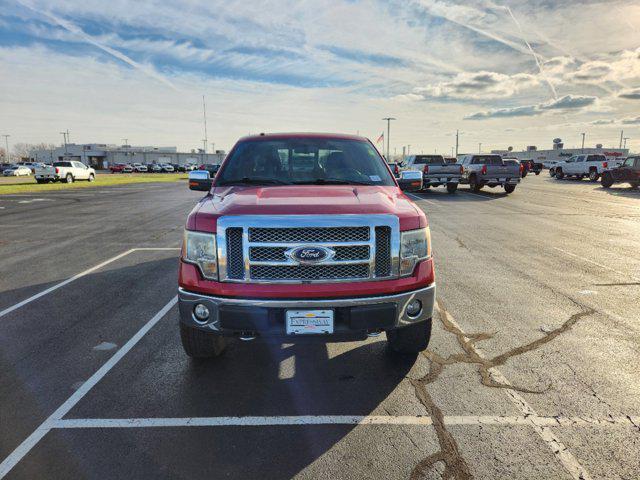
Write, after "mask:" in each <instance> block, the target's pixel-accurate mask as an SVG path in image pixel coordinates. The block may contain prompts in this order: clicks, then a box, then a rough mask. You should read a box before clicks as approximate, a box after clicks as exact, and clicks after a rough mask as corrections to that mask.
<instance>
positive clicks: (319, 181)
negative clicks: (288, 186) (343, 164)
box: [294, 178, 373, 185]
mask: <svg viewBox="0 0 640 480" xmlns="http://www.w3.org/2000/svg"><path fill="white" fill-rule="evenodd" d="M294 183H295V184H296V185H373V184H372V183H369V182H360V181H358V180H342V179H340V178H316V179H315V180H304V181H300V182H294Z"/></svg>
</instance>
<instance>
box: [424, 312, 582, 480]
mask: <svg viewBox="0 0 640 480" xmlns="http://www.w3.org/2000/svg"><path fill="white" fill-rule="evenodd" d="M436 308H437V310H438V313H439V314H440V315H443V316H446V317H447V319H448V320H449V322H451V324H452V325H454V326H455V327H456V328H457V329H458V330H460V331H461V332H463V334H464V330H463V329H462V328H461V327H460V325H458V323H457V322H456V321H455V320H454V318H453V317H452V316H451V315H450V314H449V312H446V311H444V310H443V309H441V308H440V306H439V305H437V304H436ZM469 347H470V348H472V349H473V350H474V351H475V352H476V353H477V355H478V356H479V357H481V358H486V356H485V355H484V352H483V351H482V350H481V349H480V348H478V347H477V346H475V345H474V344H473V343H470V344H469ZM489 374H490V375H491V376H492V377H493V379H494V380H495V381H496V382H498V383H502V384H503V385H509V386H511V385H512V384H511V382H509V380H507V378H506V377H505V376H504V375H503V374H502V372H501V371H500V370H499V369H498V368H496V367H492V368H490V369H489ZM503 391H504V393H505V394H506V395H507V397H509V400H511V402H512V403H513V404H514V405H515V406H516V407H517V408H518V409H519V410H520V411H521V412H522V413H523V414H524V416H525V417H527V419H528V421H529V424H530V425H531V426H533V429H534V430H535V432H536V433H537V434H538V436H539V437H540V438H541V439H542V440H543V441H544V442H545V443H546V444H547V445H548V446H549V448H550V449H551V451H552V452H553V454H554V455H555V456H556V458H557V459H558V460H559V461H560V463H562V465H563V466H564V468H565V470H567V472H569V474H570V475H571V476H572V477H573V478H574V479H576V480H589V479H591V476H590V475H589V472H588V471H587V469H586V468H584V467H583V466H582V465H580V462H578V460H577V459H576V458H575V457H574V456H573V454H572V453H571V452H570V451H569V449H568V448H567V447H566V446H565V445H564V444H563V443H562V442H561V441H560V440H559V439H558V437H556V435H555V434H554V433H553V431H552V430H551V428H550V427H549V426H547V425H541V424H538V423H536V422H534V421H533V420H532V419H530V418H534V417H540V415H538V413H537V412H536V411H535V409H534V408H533V407H532V406H531V405H529V402H527V401H526V400H525V399H524V397H523V396H522V395H520V394H519V393H518V392H517V391H515V390H510V389H506V388H505V389H503Z"/></svg>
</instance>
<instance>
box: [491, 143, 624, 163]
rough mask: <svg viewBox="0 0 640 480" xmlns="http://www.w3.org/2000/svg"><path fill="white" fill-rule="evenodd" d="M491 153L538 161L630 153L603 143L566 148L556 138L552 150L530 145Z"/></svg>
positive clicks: (610, 156)
mask: <svg viewBox="0 0 640 480" xmlns="http://www.w3.org/2000/svg"><path fill="white" fill-rule="evenodd" d="M491 153H498V154H500V155H504V156H509V157H515V158H517V159H518V160H534V161H535V162H538V163H547V162H548V163H553V162H560V161H563V160H566V159H567V158H569V157H571V156H573V155H580V154H587V155H588V154H601V155H604V156H605V157H607V159H608V160H614V159H617V158H623V157H626V156H627V155H629V149H628V148H605V147H603V146H602V145H601V144H598V145H596V146H595V147H585V148H564V144H563V143H562V140H561V139H559V138H556V139H554V140H553V146H552V148H551V149H550V150H538V148H537V147H536V146H533V145H532V146H529V147H527V148H526V150H523V151H514V150H512V149H508V150H492V151H491Z"/></svg>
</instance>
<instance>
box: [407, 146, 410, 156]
mask: <svg viewBox="0 0 640 480" xmlns="http://www.w3.org/2000/svg"><path fill="white" fill-rule="evenodd" d="M409 154H411V145H407V155H409Z"/></svg>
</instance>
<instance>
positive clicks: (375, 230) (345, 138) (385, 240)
mask: <svg viewBox="0 0 640 480" xmlns="http://www.w3.org/2000/svg"><path fill="white" fill-rule="evenodd" d="M411 173H415V172H408V174H407V172H402V175H401V178H400V179H398V180H396V179H395V178H394V176H393V175H392V174H391V173H390V171H389V169H388V168H387V166H386V164H385V160H384V158H382V157H381V156H380V155H379V153H378V152H377V150H376V149H375V147H374V146H373V144H372V143H371V142H370V141H369V140H368V139H366V138H362V137H358V136H352V135H337V134H332V135H330V134H271V135H264V134H261V135H256V136H249V137H245V138H242V139H240V140H239V141H238V143H237V144H236V145H235V146H234V147H233V149H232V150H231V152H230V153H229V155H228V156H227V158H226V159H225V161H224V163H223V164H222V166H221V168H220V171H219V172H218V174H217V175H216V177H215V179H213V181H212V185H211V186H210V190H209V188H207V187H203V188H205V189H207V190H209V191H208V194H207V195H206V196H205V197H204V198H202V200H200V202H199V203H198V204H197V205H196V206H195V208H194V209H193V210H192V212H191V213H190V214H189V217H188V218H187V222H186V229H185V233H184V243H183V247H182V253H181V259H180V267H179V309H180V331H181V338H182V344H183V347H184V350H185V352H186V353H187V354H188V355H189V356H192V357H213V356H217V355H219V354H220V353H221V352H222V351H223V350H224V347H225V343H226V340H227V339H228V338H229V337H236V338H241V339H244V340H254V339H260V340H269V339H275V340H276V341H280V342H282V341H284V342H285V343H296V342H298V341H302V340H304V341H308V340H315V341H320V342H334V341H343V340H344V341H353V340H364V339H366V338H367V337H368V336H377V335H379V334H380V333H382V332H385V333H386V336H387V340H388V343H389V346H390V348H391V350H393V351H396V352H401V353H409V354H415V353H417V352H419V351H421V350H423V349H425V348H426V347H427V345H428V343H429V338H430V335H431V317H432V313H433V308H434V301H435V277H434V264H433V258H432V257H431V239H430V233H429V226H428V222H427V217H426V216H425V214H424V212H423V211H422V210H421V209H420V208H418V207H417V206H416V205H415V204H414V203H413V202H412V201H411V199H410V198H408V197H407V196H406V195H405V194H404V193H403V192H402V190H401V188H400V187H399V182H400V185H403V186H406V187H407V189H412V190H414V189H416V190H417V189H419V188H420V187H421V182H420V179H419V178H418V179H417V180H418V181H415V179H413V178H412V177H411V175H410V174H411ZM418 173H419V172H418ZM405 174H407V175H405Z"/></svg>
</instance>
